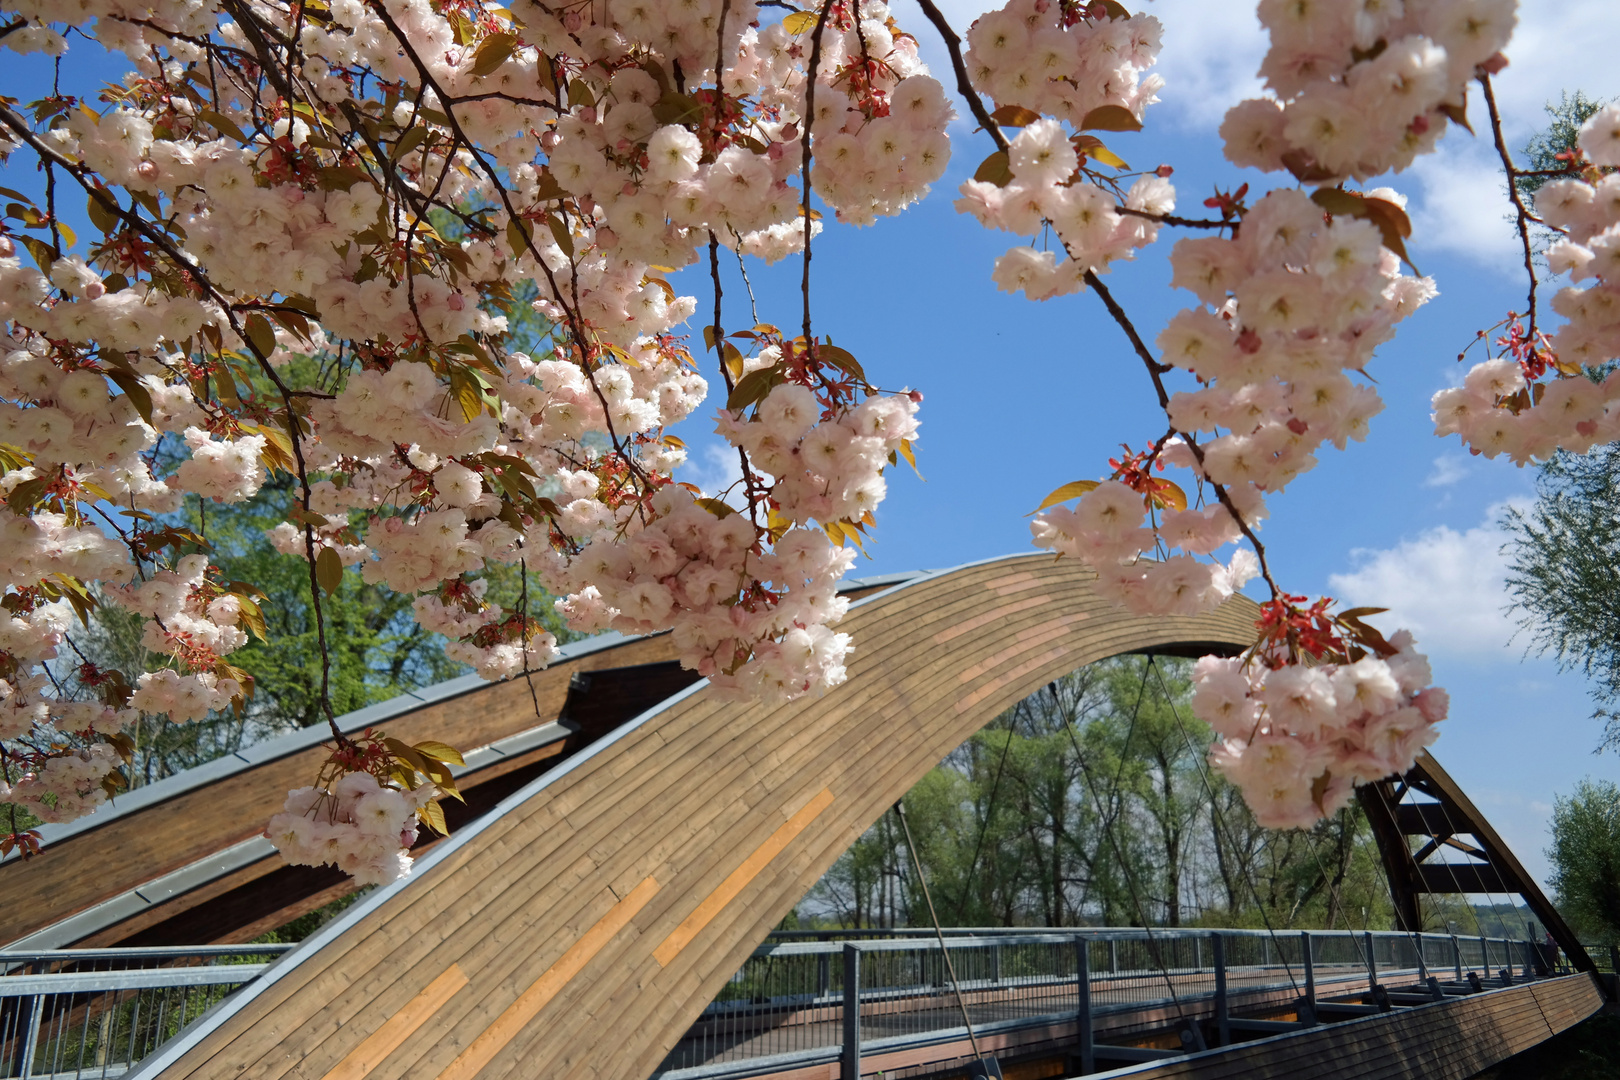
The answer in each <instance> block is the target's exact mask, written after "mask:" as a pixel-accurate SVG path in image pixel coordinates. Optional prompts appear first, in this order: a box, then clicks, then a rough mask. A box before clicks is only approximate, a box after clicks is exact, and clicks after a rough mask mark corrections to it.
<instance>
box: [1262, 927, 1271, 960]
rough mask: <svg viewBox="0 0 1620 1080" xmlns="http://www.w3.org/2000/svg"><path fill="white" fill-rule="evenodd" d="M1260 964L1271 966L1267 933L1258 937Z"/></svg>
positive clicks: (1269, 942) (1269, 943) (1269, 937)
mask: <svg viewBox="0 0 1620 1080" xmlns="http://www.w3.org/2000/svg"><path fill="white" fill-rule="evenodd" d="M1260 966H1261V967H1270V966H1271V935H1269V934H1267V935H1266V936H1265V937H1263V938H1261V939H1260Z"/></svg>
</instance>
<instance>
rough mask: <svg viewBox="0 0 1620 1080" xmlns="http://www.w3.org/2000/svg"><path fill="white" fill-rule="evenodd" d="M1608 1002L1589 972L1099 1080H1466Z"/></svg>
mask: <svg viewBox="0 0 1620 1080" xmlns="http://www.w3.org/2000/svg"><path fill="white" fill-rule="evenodd" d="M1602 1005H1603V995H1602V994H1601V993H1600V992H1599V991H1598V987H1597V982H1596V981H1595V980H1594V979H1593V978H1592V976H1590V975H1587V974H1579V975H1569V976H1566V977H1564V978H1561V979H1550V980H1547V981H1545V982H1536V983H1529V984H1526V985H1523V986H1513V987H1507V988H1504V989H1501V990H1493V991H1491V992H1489V993H1485V994H1479V995H1476V996H1474V997H1466V998H1452V999H1450V1000H1447V1001H1437V1002H1434V1003H1432V1004H1429V1005H1419V1006H1415V1007H1413V1008H1408V1009H1400V1010H1397V1011H1395V1012H1389V1013H1381V1014H1379V1015H1377V1016H1364V1017H1360V1018H1358V1019H1355V1020H1347V1021H1344V1022H1342V1023H1338V1024H1333V1025H1331V1026H1329V1027H1317V1028H1307V1029H1304V1030H1302V1031H1295V1032H1289V1033H1287V1034H1284V1035H1274V1036H1272V1037H1271V1038H1268V1039H1261V1040H1258V1041H1256V1042H1253V1043H1245V1044H1243V1045H1241V1046H1240V1047H1238V1048H1237V1050H1236V1051H1233V1050H1210V1051H1206V1052H1204V1053H1199V1054H1189V1055H1187V1056H1186V1057H1183V1058H1177V1059H1175V1060H1173V1061H1168V1062H1161V1063H1152V1064H1147V1065H1137V1066H1133V1067H1128V1068H1123V1069H1116V1070H1113V1071H1110V1072H1107V1073H1093V1074H1091V1076H1092V1077H1110V1078H1112V1077H1130V1078H1131V1080H1299V1078H1301V1077H1310V1078H1311V1080H1352V1078H1354V1080H1466V1078H1467V1077H1470V1076H1473V1075H1474V1074H1476V1073H1478V1072H1480V1071H1481V1070H1483V1069H1488V1068H1490V1067H1491V1066H1492V1065H1495V1064H1497V1063H1498V1062H1500V1061H1504V1060H1506V1059H1507V1058H1510V1057H1512V1056H1513V1055H1514V1054H1517V1053H1519V1052H1521V1051H1523V1050H1528V1049H1529V1048H1530V1047H1532V1046H1535V1045H1536V1044H1538V1043H1540V1042H1543V1041H1544V1040H1546V1039H1549V1038H1551V1037H1552V1036H1554V1035H1556V1034H1558V1033H1559V1032H1561V1031H1564V1030H1565V1029H1567V1028H1570V1027H1573V1026H1574V1025H1575V1024H1577V1023H1579V1022H1580V1021H1582V1020H1584V1019H1586V1018H1587V1017H1588V1016H1591V1015H1592V1014H1593V1013H1594V1012H1596V1011H1597V1010H1598V1009H1599V1008H1601V1007H1602Z"/></svg>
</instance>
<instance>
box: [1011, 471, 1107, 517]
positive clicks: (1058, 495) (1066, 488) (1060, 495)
mask: <svg viewBox="0 0 1620 1080" xmlns="http://www.w3.org/2000/svg"><path fill="white" fill-rule="evenodd" d="M1097 484H1098V481H1096V480H1074V481H1071V482H1069V483H1067V484H1064V485H1063V486H1062V487H1060V488H1058V489H1057V490H1056V491H1054V492H1052V494H1050V495H1048V496H1047V497H1046V498H1045V499H1042V500H1041V505H1039V506H1037V507H1036V508H1035V509H1034V510H1031V511H1030V513H1031V514H1038V513H1040V512H1041V511H1042V510H1045V509H1046V508H1047V507H1049V506H1056V505H1057V504H1058V503H1066V502H1068V501H1069V500H1070V499H1078V498H1079V497H1080V496H1082V495H1084V494H1085V493H1086V492H1088V491H1090V490H1091V489H1092V488H1094V487H1096V486H1097ZM1025 516H1026V517H1027V516H1028V515H1025Z"/></svg>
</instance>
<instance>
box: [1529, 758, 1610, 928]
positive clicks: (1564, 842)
mask: <svg viewBox="0 0 1620 1080" xmlns="http://www.w3.org/2000/svg"><path fill="white" fill-rule="evenodd" d="M1552 838H1553V840H1552V846H1551V847H1549V848H1548V849H1547V858H1548V859H1550V860H1551V861H1552V887H1553V890H1554V892H1555V894H1556V902H1557V904H1558V909H1559V911H1560V912H1562V913H1563V915H1564V917H1565V918H1566V919H1568V920H1569V922H1570V923H1571V925H1572V926H1573V927H1574V928H1575V930H1576V932H1577V933H1580V934H1582V935H1583V936H1589V937H1590V938H1597V939H1600V940H1601V941H1602V942H1604V943H1606V944H1613V943H1617V942H1620V787H1617V786H1616V785H1615V784H1613V783H1611V782H1610V781H1607V780H1592V779H1586V780H1582V781H1581V782H1580V783H1579V784H1577V785H1575V791H1574V793H1573V794H1570V795H1568V796H1560V797H1559V798H1558V800H1557V802H1556V803H1555V805H1554V807H1553V820H1552Z"/></svg>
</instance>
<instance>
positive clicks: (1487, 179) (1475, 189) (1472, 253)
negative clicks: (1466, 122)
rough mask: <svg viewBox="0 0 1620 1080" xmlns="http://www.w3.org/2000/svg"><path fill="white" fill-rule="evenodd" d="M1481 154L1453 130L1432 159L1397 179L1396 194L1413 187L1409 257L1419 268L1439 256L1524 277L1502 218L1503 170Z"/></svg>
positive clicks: (1482, 151) (1510, 226)
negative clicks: (1427, 256)
mask: <svg viewBox="0 0 1620 1080" xmlns="http://www.w3.org/2000/svg"><path fill="white" fill-rule="evenodd" d="M1486 149H1487V148H1486V147H1484V146H1482V145H1481V144H1479V143H1476V142H1471V141H1469V139H1468V133H1467V132H1465V131H1461V130H1458V129H1453V130H1452V131H1450V132H1448V133H1447V134H1446V137H1445V139H1444V140H1442V141H1441V143H1440V146H1439V148H1438V149H1437V150H1436V151H1435V152H1434V153H1433V154H1430V155H1429V156H1428V157H1424V158H1419V159H1418V160H1417V162H1416V163H1415V164H1413V166H1412V168H1411V170H1410V172H1409V173H1408V174H1407V176H1408V179H1406V180H1405V182H1403V181H1402V180H1401V179H1400V178H1397V179H1396V181H1395V186H1396V187H1397V188H1403V187H1404V188H1406V189H1408V190H1410V189H1411V187H1412V186H1413V185H1412V183H1411V180H1412V179H1416V181H1417V188H1418V191H1417V192H1416V198H1415V199H1413V203H1412V253H1413V257H1414V258H1415V259H1416V260H1418V263H1419V265H1422V262H1423V257H1424V254H1425V253H1426V252H1433V251H1442V252H1446V253H1448V254H1454V255H1462V256H1464V257H1466V258H1469V259H1472V260H1474V261H1476V262H1478V263H1480V264H1481V265H1484V266H1489V267H1492V268H1494V269H1496V270H1499V271H1501V272H1502V273H1504V274H1509V275H1511V274H1523V273H1524V262H1523V254H1522V251H1521V249H1520V247H1519V238H1518V233H1516V232H1515V231H1514V229H1513V223H1512V222H1511V221H1510V220H1509V219H1508V217H1507V213H1508V210H1509V205H1508V199H1507V187H1506V185H1505V184H1504V183H1503V180H1502V166H1501V163H1500V161H1498V160H1497V158H1496V157H1495V156H1494V155H1488V154H1487V153H1486V152H1485V151H1486Z"/></svg>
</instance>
